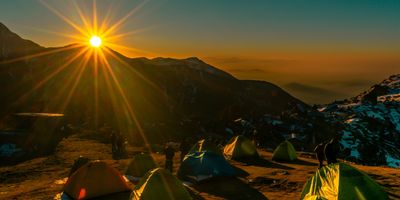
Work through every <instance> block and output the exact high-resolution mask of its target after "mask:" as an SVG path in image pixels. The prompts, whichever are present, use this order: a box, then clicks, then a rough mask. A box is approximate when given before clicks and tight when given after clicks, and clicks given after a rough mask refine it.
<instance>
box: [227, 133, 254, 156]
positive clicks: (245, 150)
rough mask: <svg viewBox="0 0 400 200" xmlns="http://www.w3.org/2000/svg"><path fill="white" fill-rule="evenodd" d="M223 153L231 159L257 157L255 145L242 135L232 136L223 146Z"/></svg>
mask: <svg viewBox="0 0 400 200" xmlns="http://www.w3.org/2000/svg"><path fill="white" fill-rule="evenodd" d="M224 155H225V156H226V157H227V158H228V159H233V160H235V159H252V158H258V157H259V155H258V152H257V148H256V146H255V145H254V144H253V142H251V141H250V140H249V139H247V138H246V137H244V136H236V137H234V138H232V139H231V140H230V141H229V142H228V144H227V145H226V146H225V148H224Z"/></svg>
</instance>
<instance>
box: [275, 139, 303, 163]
mask: <svg viewBox="0 0 400 200" xmlns="http://www.w3.org/2000/svg"><path fill="white" fill-rule="evenodd" d="M296 159H297V155H296V150H295V149H294V147H293V145H292V143H290V142H289V141H287V140H286V141H284V142H282V143H281V144H279V145H278V147H276V149H275V150H274V153H273V154H272V160H277V161H279V160H280V161H293V160H296Z"/></svg>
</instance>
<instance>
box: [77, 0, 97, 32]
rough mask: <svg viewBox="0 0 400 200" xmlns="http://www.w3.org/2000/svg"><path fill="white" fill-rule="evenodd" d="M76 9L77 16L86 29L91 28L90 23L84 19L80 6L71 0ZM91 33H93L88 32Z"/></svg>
mask: <svg viewBox="0 0 400 200" xmlns="http://www.w3.org/2000/svg"><path fill="white" fill-rule="evenodd" d="M72 4H73V5H74V7H75V9H76V11H77V12H78V15H79V17H80V18H81V20H82V22H83V25H84V26H85V27H86V28H87V29H88V31H90V30H93V27H92V26H91V25H90V23H89V21H88V20H87V19H86V17H85V15H84V14H83V12H82V10H81V8H80V7H79V6H78V4H77V3H76V1H75V0H73V1H72ZM90 34H93V33H90Z"/></svg>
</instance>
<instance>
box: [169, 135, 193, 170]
mask: <svg viewBox="0 0 400 200" xmlns="http://www.w3.org/2000/svg"><path fill="white" fill-rule="evenodd" d="M190 148H191V143H190V141H189V139H187V138H186V139H184V140H183V141H182V142H181V144H180V145H179V150H180V152H181V157H180V160H181V162H182V160H183V158H184V157H185V155H186V154H187V153H188V152H189V150H190ZM164 154H165V169H167V170H169V171H170V172H172V171H173V160H174V156H175V148H174V147H173V146H172V145H171V144H168V143H167V144H166V145H165V148H164Z"/></svg>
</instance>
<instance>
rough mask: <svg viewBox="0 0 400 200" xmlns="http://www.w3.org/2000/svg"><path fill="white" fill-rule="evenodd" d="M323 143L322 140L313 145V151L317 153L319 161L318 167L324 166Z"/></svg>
mask: <svg viewBox="0 0 400 200" xmlns="http://www.w3.org/2000/svg"><path fill="white" fill-rule="evenodd" d="M324 149H325V144H324V143H323V142H321V143H319V144H318V145H317V146H315V149H314V152H315V153H316V154H317V159H318V162H319V166H318V168H321V167H323V166H324V160H325V154H324Z"/></svg>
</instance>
